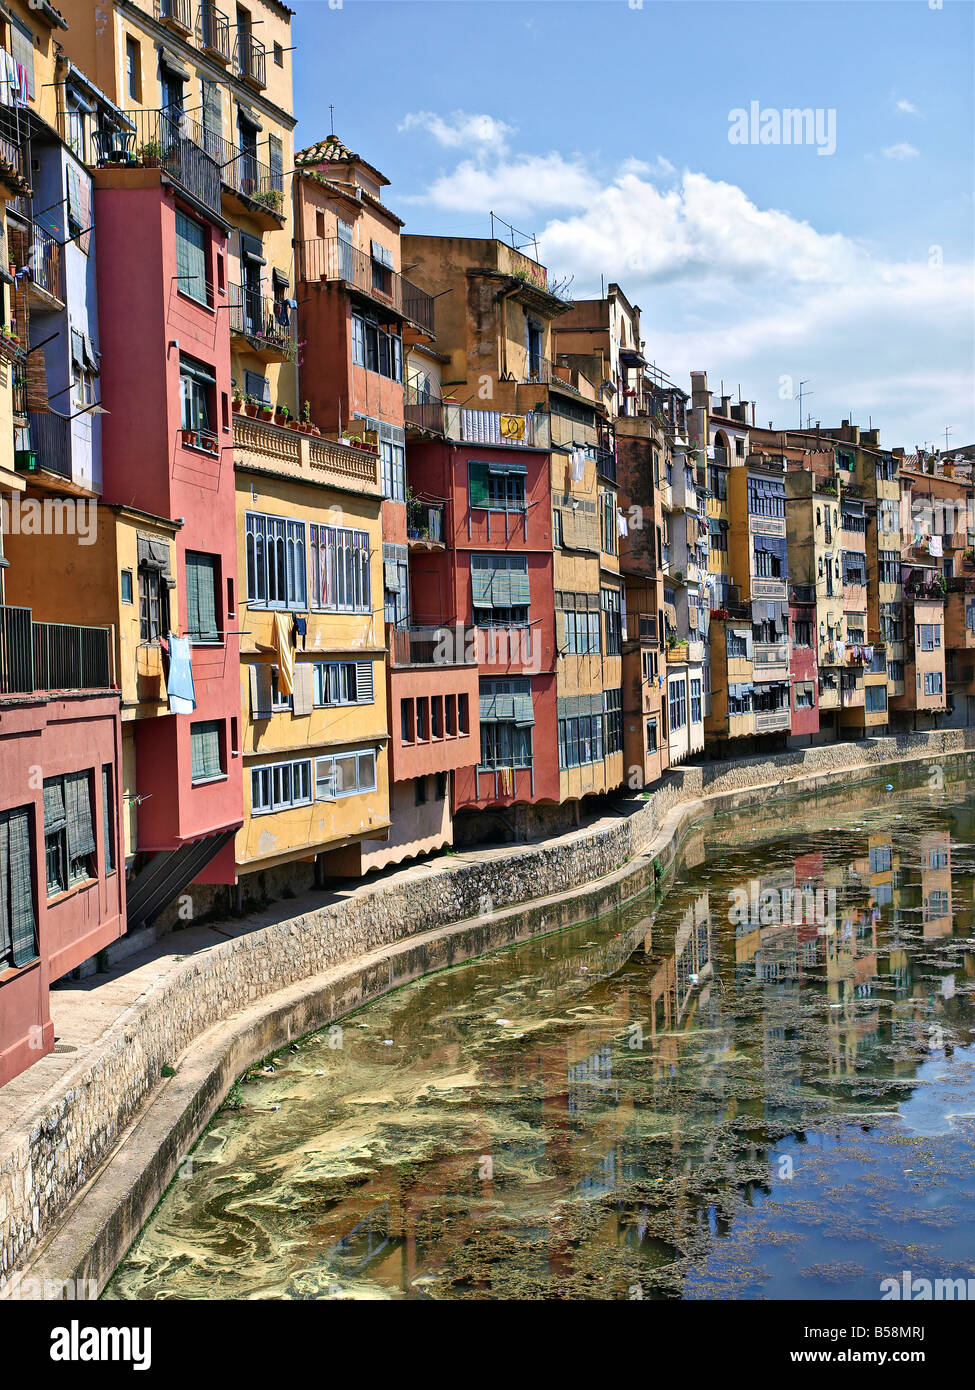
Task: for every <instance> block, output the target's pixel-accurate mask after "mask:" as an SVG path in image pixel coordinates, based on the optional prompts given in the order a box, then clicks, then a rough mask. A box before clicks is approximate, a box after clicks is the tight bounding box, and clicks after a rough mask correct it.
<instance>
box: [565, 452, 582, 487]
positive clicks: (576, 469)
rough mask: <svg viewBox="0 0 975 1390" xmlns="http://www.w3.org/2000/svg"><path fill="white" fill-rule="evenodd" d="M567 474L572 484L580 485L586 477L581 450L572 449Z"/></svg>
mask: <svg viewBox="0 0 975 1390" xmlns="http://www.w3.org/2000/svg"><path fill="white" fill-rule="evenodd" d="M569 474H570V476H571V478H572V481H573V482H574V483H581V482H582V480H583V478H584V477H585V476H586V455H585V453H584V452H583V450H582V449H574V450H573V452H572V456H571V459H570V462H569Z"/></svg>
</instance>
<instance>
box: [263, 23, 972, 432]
mask: <svg viewBox="0 0 975 1390" xmlns="http://www.w3.org/2000/svg"><path fill="white" fill-rule="evenodd" d="M290 3H291V5H292V7H293V8H294V9H295V11H296V13H295V17H294V20H293V35H294V37H293V42H294V43H295V44H296V45H297V48H296V51H295V53H294V54H293V59H294V82H295V113H296V115H297V117H298V121H299V125H298V129H297V131H296V139H297V142H298V143H297V147H298V148H302V147H304V146H306V145H309V144H312V143H313V142H314V141H315V140H317V139H320V138H321V137H322V136H323V135H327V134H328V131H329V128H330V122H331V120H332V116H331V113H330V111H329V107H330V106H333V107H334V125H335V133H336V135H337V136H338V137H339V138H340V139H341V140H342V141H344V142H345V144H347V145H348V146H350V147H351V148H352V149H353V150H355V151H356V152H358V153H359V154H361V155H363V156H364V157H365V158H366V159H368V160H369V162H370V163H371V164H373V165H375V166H376V167H377V168H379V169H381V170H382V172H383V173H384V174H385V176H386V177H387V178H388V179H389V180H390V187H389V188H387V189H386V190H385V193H384V197H385V200H386V202H387V204H388V206H389V207H391V208H392V209H393V211H395V212H396V213H397V214H398V215H399V216H400V217H402V218H403V219H404V221H405V222H406V228H405V230H406V231H409V232H415V233H428V234H435V235H451V234H453V235H465V236H488V235H490V227H491V224H490V217H489V214H490V212H492V211H493V212H495V213H496V214H498V215H499V216H500V217H502V218H504V219H506V220H507V221H508V222H510V223H513V224H514V225H515V226H516V227H517V228H519V229H520V230H521V232H523V233H525V234H527V235H531V236H535V237H536V238H537V245H538V251H539V258H540V259H541V260H542V262H543V263H544V264H545V265H546V266H547V268H548V271H549V275H550V278H553V279H557V280H559V281H565V280H567V281H568V282H569V291H568V292H569V294H570V296H574V297H577V298H587V297H592V296H598V295H599V294H600V292H601V283H605V284H608V283H609V282H611V281H616V282H617V283H618V284H619V285H620V286H621V288H622V289H623V291H624V293H625V294H626V295H627V297H628V298H629V300H630V302H631V303H635V304H638V305H639V306H640V310H641V322H642V334H643V337H644V339H645V342H646V347H645V353H646V356H647V357H648V359H649V360H650V361H652V362H653V363H654V364H655V365H656V366H658V367H659V368H660V369H661V370H662V371H664V372H666V373H667V375H668V376H670V377H671V379H672V380H674V381H676V382H677V383H678V384H680V385H682V386H683V387H684V388H685V389H689V381H688V374H689V372H691V371H699V370H706V371H707V373H708V381H709V384H710V385H711V387H712V390H714V391H715V392H717V391H718V390H719V387H720V386H721V383H722V382H723V383H724V388H725V391H726V392H728V393H730V394H731V395H733V396H735V395H737V393H738V390H739V387H740V390H741V395H742V397H743V398H744V399H746V400H754V401H755V402H756V420H757V422H758V423H759V424H762V425H765V424H767V423H768V422H769V421H771V422H772V423H773V424H774V425H775V426H776V427H784V426H794V425H796V424H798V422H799V402H798V398H797V393H798V384H799V382H800V381H804V382H806V385H805V386H804V387H803V404H802V414H803V418H805V417H806V416H808V415H811V417H812V419H813V421H815V420H817V419H818V420H821V421H822V423H823V424H824V425H838V424H839V423H840V421H841V419H847V418H849V419H852V420H853V422H854V423H855V424H858V425H861V426H862V427H863V428H867V427H869V425H870V423H871V422H872V423H873V425H874V427H878V426H879V428H880V431H881V442H882V443H883V444H884V445H886V446H888V447H895V446H897V445H903V446H904V447H905V448H906V449H907V450H908V451H909V452H911V451H913V449H914V448H915V446H917V445H927V446H929V447H930V446H935V447H941V448H943V447H944V445H945V439H946V436H945V429H946V427H948V428H949V430H950V433H949V435H948V437H947V438H948V446H949V448H950V447H951V446H952V445H954V446H961V445H965V444H970V443H975V279H973V260H975V199H973V189H975V98H973V92H975V81H973V78H975V23H973V19H975V6H973V5H972V4H971V3H956V2H955V0H943V4H939V0H862V2H861V0H836V3H833V2H832V0H768V2H767V3H766V0H742V2H741V3H739V0H720V3H709V0H664V3H652V2H651V0H642V4H641V3H640V0H572V2H571V3H568V2H567V0H542V3H534V4H522V3H518V0H416V2H415V3H414V0H341V3H340V0H290ZM753 103H754V104H755V105H754V108H753ZM753 109H754V111H755V112H756V118H755V119H753V118H752V114H751V113H752V111H753ZM807 109H808V110H810V111H811V112H813V113H818V121H819V124H818V127H817V126H816V125H813V126H812V127H811V128H810V129H809V131H808V135H807V136H806V138H804V139H803V140H797V139H792V140H790V141H789V142H788V143H786V141H785V140H784V139H783V131H782V126H783V122H782V119H781V113H782V112H783V111H785V110H807ZM736 112H740V113H743V115H740V116H736V115H735V114H734V113H736ZM776 113H779V114H778V115H777V114H776ZM785 124H786V126H787V128H789V129H790V130H791V123H789V122H786V123H785ZM777 127H778V129H777ZM730 137H734V139H732V138H730ZM525 239H527V236H526V237H523V238H521V239H520V240H519V241H518V243H517V244H523V242H524V240H525ZM529 249H530V250H532V251H533V248H529ZM601 277H602V279H601Z"/></svg>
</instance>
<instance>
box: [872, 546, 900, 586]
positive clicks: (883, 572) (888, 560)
mask: <svg viewBox="0 0 975 1390" xmlns="http://www.w3.org/2000/svg"><path fill="white" fill-rule="evenodd" d="M900 562H901V557H900V555H899V554H898V553H897V551H896V550H881V551H880V552H879V555H878V565H877V578H878V580H879V581H880V583H881V584H896V583H897V581H898V577H899V574H900Z"/></svg>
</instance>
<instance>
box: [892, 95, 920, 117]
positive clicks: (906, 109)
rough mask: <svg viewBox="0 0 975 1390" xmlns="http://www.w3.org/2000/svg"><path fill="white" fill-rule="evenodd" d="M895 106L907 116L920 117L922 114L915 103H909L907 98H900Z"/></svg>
mask: <svg viewBox="0 0 975 1390" xmlns="http://www.w3.org/2000/svg"><path fill="white" fill-rule="evenodd" d="M894 104H895V105H896V107H897V110H898V111H902V112H903V113H904V115H905V116H920V114H921V113H920V111H919V110H918V109H917V107H916V106H915V105H914V103H913V102H912V101H908V100H907V98H906V97H900V98H899V99H898V100H897V101H896V102H895V103H894Z"/></svg>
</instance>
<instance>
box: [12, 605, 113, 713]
mask: <svg viewBox="0 0 975 1390" xmlns="http://www.w3.org/2000/svg"><path fill="white" fill-rule="evenodd" d="M112 655H113V652H112V629H111V628H110V627H75V626H73V625H71V624H69V623H35V622H34V621H33V616H32V610H31V609H30V608H9V607H0V695H33V694H35V693H37V692H40V691H48V690H109V689H111V688H112V687H113V684H114V681H113V671H112Z"/></svg>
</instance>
